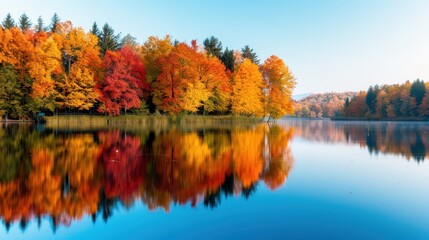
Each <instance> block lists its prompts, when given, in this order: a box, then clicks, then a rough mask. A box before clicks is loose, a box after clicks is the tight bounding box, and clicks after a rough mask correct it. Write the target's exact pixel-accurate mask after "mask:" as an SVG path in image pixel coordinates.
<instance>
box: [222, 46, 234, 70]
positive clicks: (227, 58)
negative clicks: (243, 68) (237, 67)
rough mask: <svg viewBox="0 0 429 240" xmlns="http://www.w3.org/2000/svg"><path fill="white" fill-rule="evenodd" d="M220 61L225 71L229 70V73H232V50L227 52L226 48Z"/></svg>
mask: <svg viewBox="0 0 429 240" xmlns="http://www.w3.org/2000/svg"><path fill="white" fill-rule="evenodd" d="M220 60H221V61H222V62H223V64H224V65H225V67H226V69H229V70H230V71H231V72H233V71H234V62H235V56H234V51H233V50H228V48H226V49H225V51H224V52H223V54H222V56H221V58H220Z"/></svg>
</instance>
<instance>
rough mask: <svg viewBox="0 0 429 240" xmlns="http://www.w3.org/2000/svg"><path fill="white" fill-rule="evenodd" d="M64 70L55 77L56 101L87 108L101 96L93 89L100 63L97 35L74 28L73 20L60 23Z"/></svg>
mask: <svg viewBox="0 0 429 240" xmlns="http://www.w3.org/2000/svg"><path fill="white" fill-rule="evenodd" d="M57 31H58V34H56V35H55V36H54V39H55V40H56V41H57V43H58V45H59V48H60V51H61V59H62V71H61V73H60V74H58V76H57V77H56V79H55V80H56V81H55V83H56V90H57V92H58V97H57V104H58V105H59V107H61V108H67V109H74V110H88V109H90V108H91V107H92V106H93V104H94V103H95V101H96V100H97V99H98V96H99V95H98V93H97V92H96V91H94V87H95V85H96V84H97V82H96V80H95V76H96V72H97V70H98V68H99V65H100V57H99V50H98V46H97V37H96V36H94V35H93V34H90V33H85V31H84V30H83V29H82V28H75V27H73V25H72V24H71V23H70V22H66V23H61V24H59V25H58V26H57Z"/></svg>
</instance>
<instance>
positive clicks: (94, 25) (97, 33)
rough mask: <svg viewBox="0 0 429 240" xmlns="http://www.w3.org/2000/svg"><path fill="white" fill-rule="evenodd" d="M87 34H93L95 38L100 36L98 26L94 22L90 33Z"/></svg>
mask: <svg viewBox="0 0 429 240" xmlns="http://www.w3.org/2000/svg"><path fill="white" fill-rule="evenodd" d="M89 32H90V33H92V34H94V35H95V36H97V37H99V36H100V29H99V28H98V25H97V23H96V22H94V23H93V24H92V27H91V31H89Z"/></svg>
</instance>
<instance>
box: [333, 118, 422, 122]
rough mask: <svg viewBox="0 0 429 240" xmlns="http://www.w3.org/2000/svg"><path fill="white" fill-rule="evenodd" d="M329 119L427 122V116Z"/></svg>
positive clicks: (340, 119) (339, 119)
mask: <svg viewBox="0 0 429 240" xmlns="http://www.w3.org/2000/svg"><path fill="white" fill-rule="evenodd" d="M330 120H331V121H361V122H369V121H374V122H428V121H429V119H428V118H351V117H332V118H330Z"/></svg>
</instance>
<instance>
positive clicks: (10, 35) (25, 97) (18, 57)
mask: <svg viewBox="0 0 429 240" xmlns="http://www.w3.org/2000/svg"><path fill="white" fill-rule="evenodd" d="M33 51H34V46H33V45H32V44H31V42H30V41H29V39H28V36H27V35H24V34H23V33H22V32H21V31H20V30H19V29H18V28H11V29H6V30H4V31H3V30H0V66H1V67H4V68H6V69H4V70H5V71H7V72H8V75H9V74H11V75H10V76H14V77H11V79H10V83H7V84H6V83H5V84H6V85H4V86H3V87H4V89H3V90H4V91H6V92H5V94H7V95H9V94H14V95H13V96H10V97H12V98H14V99H15V101H14V102H15V105H16V108H9V110H10V111H11V112H9V113H7V114H9V115H10V116H11V117H13V118H28V117H30V115H31V114H32V113H33V112H34V111H35V109H34V106H33V101H32V99H31V97H30V93H31V85H32V81H33V80H32V79H31V77H30V75H29V69H28V66H27V61H28V60H29V59H30V58H31V56H32V54H33ZM5 80H6V81H8V79H7V78H6V79H5ZM7 86H8V87H7ZM5 89H7V90H5ZM6 104H8V105H9V104H12V102H9V101H6Z"/></svg>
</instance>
